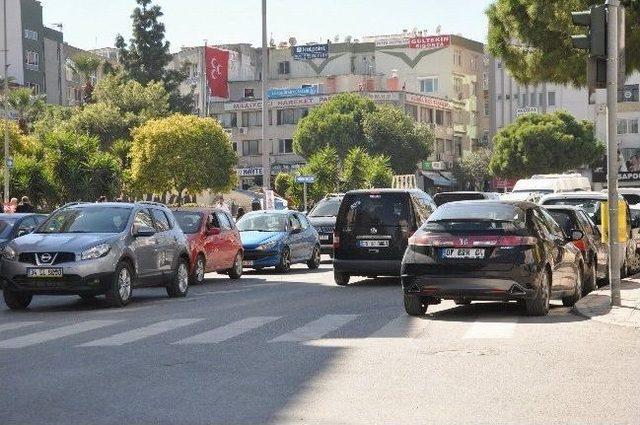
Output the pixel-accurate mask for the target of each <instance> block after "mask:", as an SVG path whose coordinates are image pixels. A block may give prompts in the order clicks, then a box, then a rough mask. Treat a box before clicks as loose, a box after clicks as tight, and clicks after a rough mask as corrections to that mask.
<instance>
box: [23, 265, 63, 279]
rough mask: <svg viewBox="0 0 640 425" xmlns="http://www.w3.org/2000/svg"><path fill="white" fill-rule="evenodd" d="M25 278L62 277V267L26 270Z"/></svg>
mask: <svg viewBox="0 0 640 425" xmlns="http://www.w3.org/2000/svg"><path fill="white" fill-rule="evenodd" d="M27 277H43V278H51V277H62V267H48V268H28V269H27Z"/></svg>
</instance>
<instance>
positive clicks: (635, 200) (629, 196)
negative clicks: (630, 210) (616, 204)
mask: <svg viewBox="0 0 640 425" xmlns="http://www.w3.org/2000/svg"><path fill="white" fill-rule="evenodd" d="M622 197H623V198H624V200H625V201H627V203H628V204H629V205H636V204H639V203H640V195H636V194H635V193H623V194H622Z"/></svg>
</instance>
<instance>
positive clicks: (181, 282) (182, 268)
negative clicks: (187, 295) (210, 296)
mask: <svg viewBox="0 0 640 425" xmlns="http://www.w3.org/2000/svg"><path fill="white" fill-rule="evenodd" d="M188 285H189V272H188V271H187V265H186V264H184V263H180V265H179V266H178V289H180V292H186V291H187V286H188Z"/></svg>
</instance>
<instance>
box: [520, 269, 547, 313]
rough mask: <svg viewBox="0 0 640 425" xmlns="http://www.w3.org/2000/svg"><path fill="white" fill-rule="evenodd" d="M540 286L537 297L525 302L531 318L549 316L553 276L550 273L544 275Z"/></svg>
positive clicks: (536, 293)
mask: <svg viewBox="0 0 640 425" xmlns="http://www.w3.org/2000/svg"><path fill="white" fill-rule="evenodd" d="M540 279H541V282H540V286H539V287H538V288H537V289H536V292H535V296H534V297H533V298H529V299H527V300H526V301H525V306H526V309H527V314H528V315H529V316H546V315H547V314H549V300H550V299H551V276H550V274H549V272H548V271H545V272H544V273H542V276H541V278H540Z"/></svg>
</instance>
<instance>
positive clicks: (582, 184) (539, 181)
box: [513, 173, 591, 195]
mask: <svg viewBox="0 0 640 425" xmlns="http://www.w3.org/2000/svg"><path fill="white" fill-rule="evenodd" d="M590 190H591V184H590V183H589V179H588V178H586V177H584V176H582V175H580V174H577V173H576V174H535V175H533V176H531V178H529V179H520V180H518V181H517V182H516V184H515V186H513V192H514V193H540V194H543V195H547V194H550V193H560V192H577V191H590Z"/></svg>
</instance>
